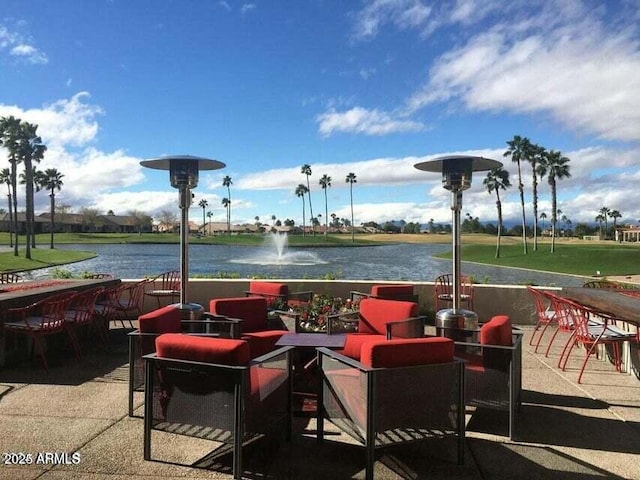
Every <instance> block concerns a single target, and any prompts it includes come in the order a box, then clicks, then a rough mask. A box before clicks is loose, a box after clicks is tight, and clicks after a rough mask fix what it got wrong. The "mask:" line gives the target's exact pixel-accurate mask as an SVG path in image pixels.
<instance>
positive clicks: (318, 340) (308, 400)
mask: <svg viewBox="0 0 640 480" xmlns="http://www.w3.org/2000/svg"><path fill="white" fill-rule="evenodd" d="M346 338H347V336H346V334H344V333H336V334H333V335H328V334H326V333H285V334H284V335H282V337H280V339H279V340H278V341H277V342H276V345H277V346H279V347H284V346H290V347H295V354H296V355H295V356H294V361H293V368H294V376H293V394H294V396H295V397H297V399H298V402H299V404H298V403H297V404H296V405H295V406H294V415H297V416H301V417H309V416H315V415H316V413H317V399H318V392H319V389H320V378H319V377H318V372H317V368H316V366H317V365H316V348H317V347H326V348H343V347H344V343H345V341H346Z"/></svg>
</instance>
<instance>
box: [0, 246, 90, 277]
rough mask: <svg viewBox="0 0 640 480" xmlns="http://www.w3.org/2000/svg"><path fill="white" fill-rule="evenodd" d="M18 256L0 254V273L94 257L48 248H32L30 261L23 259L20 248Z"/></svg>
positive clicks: (7, 252) (7, 253)
mask: <svg viewBox="0 0 640 480" xmlns="http://www.w3.org/2000/svg"><path fill="white" fill-rule="evenodd" d="M18 254H19V256H17V257H16V256H14V255H13V250H12V251H2V252H0V272H22V271H25V270H35V269H38V268H47V267H54V266H57V265H65V264H68V263H74V262H80V261H82V260H86V259H87V258H93V257H95V256H96V254H95V253H94V252H88V251H77V250H74V251H71V250H56V249H53V250H51V249H50V248H48V247H47V248H32V249H31V260H28V259H26V258H25V256H24V255H25V252H24V249H22V248H21V249H20V250H19V251H18Z"/></svg>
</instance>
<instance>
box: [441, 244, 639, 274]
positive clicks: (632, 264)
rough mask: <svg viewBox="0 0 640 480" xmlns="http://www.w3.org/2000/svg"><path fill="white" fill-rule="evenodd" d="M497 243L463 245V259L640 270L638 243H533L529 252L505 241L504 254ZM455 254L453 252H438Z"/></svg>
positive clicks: (552, 268)
mask: <svg viewBox="0 0 640 480" xmlns="http://www.w3.org/2000/svg"><path fill="white" fill-rule="evenodd" d="M495 252H496V247H495V245H462V247H461V257H462V261H465V262H466V261H468V262H477V263H483V264H490V265H498V266H504V267H518V268H526V269H529V270H542V271H547V272H555V273H569V274H574V275H587V276H592V275H598V272H600V273H599V275H602V276H610V275H629V274H637V273H639V270H640V248H638V247H637V246H627V245H619V244H616V243H613V242H611V243H610V244H606V245H602V244H598V245H588V244H575V245H573V244H566V243H560V244H558V245H557V246H556V251H555V252H554V253H551V251H550V246H549V244H546V243H545V244H542V245H540V246H539V247H538V250H537V251H533V249H532V245H529V253H528V254H527V255H525V254H524V252H523V247H522V245H521V244H512V245H503V246H502V247H501V248H500V258H495ZM438 256H439V257H442V258H451V257H452V254H451V252H449V253H447V254H443V255H438Z"/></svg>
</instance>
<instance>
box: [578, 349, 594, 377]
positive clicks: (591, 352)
mask: <svg viewBox="0 0 640 480" xmlns="http://www.w3.org/2000/svg"><path fill="white" fill-rule="evenodd" d="M597 346H598V344H597V343H596V342H593V343H592V344H591V345H590V346H589V348H588V349H587V354H586V355H585V356H584V361H583V362H582V368H581V369H580V375H578V383H582V374H583V373H584V369H585V367H586V366H587V362H588V361H589V357H591V355H592V354H593V352H594V350H595V349H596V347H597Z"/></svg>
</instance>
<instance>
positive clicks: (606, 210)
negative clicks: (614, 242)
mask: <svg viewBox="0 0 640 480" xmlns="http://www.w3.org/2000/svg"><path fill="white" fill-rule="evenodd" d="M610 213H611V210H610V209H609V208H608V207H602V208H601V209H600V215H602V216H603V217H604V239H605V240H606V239H607V236H608V235H609V224H608V222H607V218H609V214H610Z"/></svg>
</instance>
